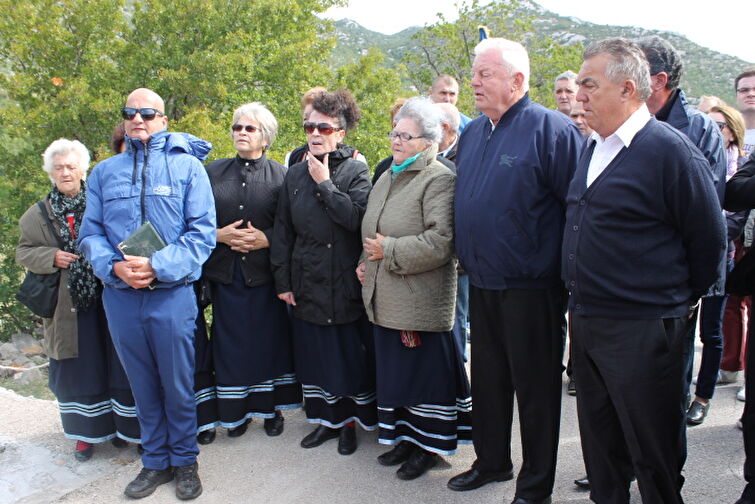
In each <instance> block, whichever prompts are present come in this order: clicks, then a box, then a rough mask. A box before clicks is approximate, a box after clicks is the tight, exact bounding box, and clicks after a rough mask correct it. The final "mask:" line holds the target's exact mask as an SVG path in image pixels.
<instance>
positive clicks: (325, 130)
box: [304, 122, 343, 136]
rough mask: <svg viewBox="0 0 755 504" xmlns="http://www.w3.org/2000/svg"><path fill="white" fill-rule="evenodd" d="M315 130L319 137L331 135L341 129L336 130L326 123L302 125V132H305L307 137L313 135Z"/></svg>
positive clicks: (306, 123)
mask: <svg viewBox="0 0 755 504" xmlns="http://www.w3.org/2000/svg"><path fill="white" fill-rule="evenodd" d="M315 129H316V130H317V131H319V132H320V134H321V135H325V136H328V135H332V134H333V132H334V131H341V130H342V129H343V128H336V127H335V126H332V125H330V124H328V123H313V122H305V123H304V131H306V132H307V134H308V135H311V134H312V133H314V132H315Z"/></svg>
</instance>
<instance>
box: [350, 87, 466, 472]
mask: <svg viewBox="0 0 755 504" xmlns="http://www.w3.org/2000/svg"><path fill="white" fill-rule="evenodd" d="M396 121H397V122H396V126H395V128H394V130H393V131H391V132H390V134H389V136H390V138H391V150H392V151H393V165H392V166H391V169H390V170H387V171H386V172H385V173H384V174H383V175H381V177H380V178H379V179H378V181H377V183H376V184H375V187H374V188H373V190H372V192H371V193H370V198H369V201H368V204H367V210H366V213H365V216H364V220H363V221H362V240H363V241H364V254H363V261H362V262H361V263H360V264H359V266H358V268H357V275H358V276H359V279H360V281H362V296H363V299H364V304H365V308H366V309H367V314H368V316H369V318H370V321H372V322H373V324H374V336H375V358H376V365H377V402H378V420H379V424H380V434H379V442H380V443H383V444H387V445H393V446H394V448H393V449H391V450H390V451H388V452H386V453H384V454H383V455H380V456H379V457H378V462H380V463H381V464H382V465H387V466H392V465H398V464H401V463H403V464H402V465H401V467H400V468H399V469H398V471H397V473H396V474H397V476H398V477H399V478H400V479H405V480H410V479H414V478H417V477H419V476H421V475H422V474H424V473H425V472H426V471H427V470H428V469H430V468H431V467H433V466H434V465H435V464H437V462H438V459H439V457H438V455H451V454H453V453H454V452H455V451H456V446H457V443H459V442H470V440H471V417H470V413H471V407H472V403H471V398H470V390H469V382H468V380H467V375H466V371H465V370H464V367H463V364H462V358H461V356H460V355H459V354H458V352H457V350H456V346H455V345H454V342H453V336H452V333H451V329H452V327H453V323H454V307H455V300H456V264H455V262H456V261H455V260H454V258H453V207H454V181H455V175H454V174H453V173H452V172H451V171H450V170H449V169H448V168H446V167H445V166H443V165H442V164H441V163H439V162H438V161H437V160H436V158H435V157H436V155H437V152H438V142H439V140H440V137H441V112H440V110H439V109H438V108H437V107H435V106H434V105H433V104H432V103H431V102H430V101H429V100H428V99H426V98H412V99H410V100H409V101H407V103H406V104H405V105H404V106H403V108H402V109H401V110H400V111H399V113H398V114H397V115H396Z"/></svg>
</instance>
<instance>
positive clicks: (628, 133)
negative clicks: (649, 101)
mask: <svg viewBox="0 0 755 504" xmlns="http://www.w3.org/2000/svg"><path fill="white" fill-rule="evenodd" d="M649 120H650V111H649V110H648V107H647V105H645V104H644V103H643V104H642V105H641V106H640V108H638V109H637V110H635V111H634V112H633V113H632V115H630V116H629V117H628V118H627V120H626V121H624V123H623V124H622V125H621V126H619V128H618V129H617V130H616V131H614V132H613V134H612V135H610V136H609V137H607V138H603V137H601V136H600V135H599V134H598V133H597V132H596V131H593V132H592V133H590V139H591V140H595V143H596V147H598V146H600V145H602V144H603V143H604V142H606V141H608V140H610V139H611V138H612V137H616V138H618V139H619V140H620V141H621V143H622V144H624V147H629V144H631V143H632V139H634V136H635V135H636V134H637V133H638V132H639V131H640V130H641V129H642V128H644V127H645V125H646V124H647V122H648V121H649Z"/></svg>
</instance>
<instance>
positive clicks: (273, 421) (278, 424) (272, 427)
mask: <svg viewBox="0 0 755 504" xmlns="http://www.w3.org/2000/svg"><path fill="white" fill-rule="evenodd" d="M283 420H284V419H283V415H281V412H280V411H276V412H275V417H273V418H266V419H265V434H267V435H268V436H270V437H274V436H280V435H281V434H283Z"/></svg>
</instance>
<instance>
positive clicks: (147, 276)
mask: <svg viewBox="0 0 755 504" xmlns="http://www.w3.org/2000/svg"><path fill="white" fill-rule="evenodd" d="M123 258H124V260H123V261H118V262H117V263H115V264H113V273H115V276H117V277H118V278H120V279H121V280H123V281H124V282H126V284H127V285H128V286H129V287H131V288H134V289H143V288H144V287H148V286H149V284H151V283H152V281H153V280H154V279H155V270H153V269H152V265H151V264H150V263H149V259H147V258H146V257H138V256H130V255H124V256H123Z"/></svg>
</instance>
